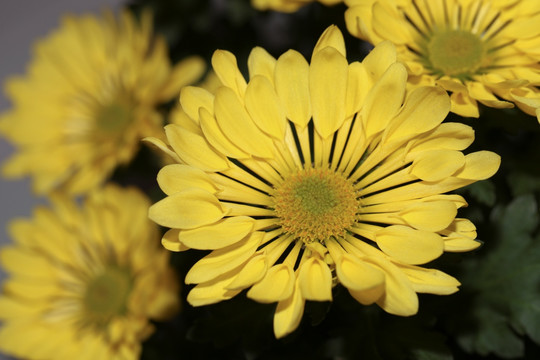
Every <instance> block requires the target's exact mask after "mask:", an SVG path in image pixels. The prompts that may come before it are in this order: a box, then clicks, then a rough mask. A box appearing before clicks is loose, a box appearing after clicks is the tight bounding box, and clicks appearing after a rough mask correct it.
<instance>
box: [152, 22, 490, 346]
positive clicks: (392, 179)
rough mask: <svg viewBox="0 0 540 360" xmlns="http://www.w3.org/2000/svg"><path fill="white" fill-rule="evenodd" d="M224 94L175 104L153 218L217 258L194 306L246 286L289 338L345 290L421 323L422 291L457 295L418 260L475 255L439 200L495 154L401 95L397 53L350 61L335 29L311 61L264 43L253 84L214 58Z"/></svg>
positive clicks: (384, 49)
mask: <svg viewBox="0 0 540 360" xmlns="http://www.w3.org/2000/svg"><path fill="white" fill-rule="evenodd" d="M212 64H213V67H214V70H215V72H216V73H217V75H218V76H219V78H220V80H221V82H222V84H223V86H222V87H220V88H219V89H218V90H217V91H216V93H215V95H213V94H211V93H209V92H207V91H205V90H203V89H200V88H196V87H186V88H184V89H183V90H182V92H181V94H180V103H181V105H182V107H183V112H180V113H178V114H177V115H178V116H179V118H178V119H177V121H176V124H171V125H168V126H167V127H166V128H165V133H166V135H167V139H168V144H166V143H163V142H161V141H159V140H158V139H151V141H152V142H153V143H154V145H156V146H157V147H159V148H161V149H162V150H163V151H164V152H166V153H168V154H169V155H170V156H171V157H172V158H174V159H176V161H177V162H178V164H173V165H168V166H165V167H164V168H163V169H162V170H161V171H160V172H159V174H158V183H159V185H160V187H161V189H162V190H163V191H164V192H165V194H166V195H167V197H166V198H164V199H163V200H161V201H159V202H157V203H156V204H154V205H153V206H152V207H151V208H150V211H149V215H150V218H151V219H153V220H154V221H156V222H157V223H158V224H161V225H163V226H166V227H169V228H171V229H170V230H169V231H168V232H167V233H166V234H165V236H164V237H163V239H162V244H163V245H164V246H165V247H166V248H167V249H169V250H172V251H183V250H186V249H189V248H193V249H203V250H212V252H211V253H210V254H209V255H207V256H205V257H204V258H202V259H201V260H200V261H198V262H197V263H196V264H195V265H194V266H193V267H192V268H191V270H190V271H189V272H188V274H187V275H186V278H185V281H186V283H188V284H197V286H195V287H194V288H193V289H192V290H191V291H190V293H189V294H188V297H187V299H188V301H189V302H190V304H192V305H194V306H199V305H205V304H211V303H215V302H218V301H221V300H225V299H229V298H231V297H233V296H235V295H236V294H238V293H239V292H240V291H242V290H243V289H247V288H250V289H249V291H248V292H247V296H248V297H250V298H251V299H254V300H256V301H259V302H263V303H271V302H278V305H277V310H276V314H275V318H274V331H275V334H276V336H277V337H282V336H284V335H286V334H288V333H290V332H291V331H293V330H294V329H295V328H296V327H297V325H298V323H299V322H300V319H301V318H302V313H303V309H304V302H305V300H316V301H329V300H332V287H333V286H334V285H336V284H338V283H341V284H342V285H343V286H345V287H346V288H347V289H348V290H349V292H350V294H351V295H352V296H353V297H354V298H355V299H357V300H358V301H359V302H361V303H362V304H371V303H377V304H378V305H379V306H381V307H382V308H383V309H384V310H386V311H387V312H389V313H392V314H398V315H405V316H406V315H412V314H414V313H416V311H417V308H418V298H417V294H416V293H417V292H427V293H434V294H449V293H453V292H454V291H457V286H458V285H459V282H458V281H457V280H455V279H454V278H453V277H451V276H449V275H446V274H444V273H442V272H440V271H437V270H434V269H424V268H422V267H419V266H417V265H420V264H425V263H427V262H429V261H431V260H433V259H436V258H438V257H439V256H440V255H441V254H442V253H443V252H444V251H468V250H471V249H474V248H476V247H477V246H478V243H477V242H476V241H475V240H474V239H475V237H476V233H475V227H474V225H473V224H472V223H471V222H470V221H468V220H466V219H461V218H456V214H457V209H458V208H460V207H462V206H465V205H466V202H465V200H464V199H463V198H462V197H461V196H459V195H448V194H443V193H446V192H448V191H451V190H454V189H456V188H459V187H462V186H465V185H467V184H470V183H473V182H475V181H476V180H481V179H485V178H488V177H490V176H491V175H493V174H494V172H495V171H496V170H497V168H498V166H499V162H500V158H499V156H498V155H496V154H494V153H491V152H488V151H479V152H475V153H471V154H468V155H464V154H463V153H462V152H461V150H463V149H465V148H466V147H467V146H469V144H470V143H471V142H472V141H473V137H474V134H473V131H472V129H471V128H470V127H468V126H466V125H463V124H457V123H444V124H441V122H442V121H443V119H444V118H445V116H446V115H447V113H448V111H449V108H450V101H449V99H448V95H447V94H446V93H445V92H444V91H443V90H442V89H440V88H437V87H420V88H418V89H416V90H414V91H412V92H410V93H408V92H407V91H406V83H407V71H406V69H405V67H404V65H402V64H401V63H397V62H396V51H395V48H394V46H393V45H392V44H391V43H390V42H385V43H382V44H380V45H378V46H377V47H376V48H375V50H373V51H372V52H371V53H370V54H369V55H368V56H367V57H366V58H365V60H364V61H363V62H361V63H360V62H353V63H351V64H348V62H347V59H346V55H345V45H344V40H343V37H342V34H341V32H340V31H339V30H338V29H337V28H336V27H330V28H328V29H327V30H326V32H325V33H324V34H323V35H322V36H321V38H320V40H319V42H318V43H317V45H316V46H315V49H314V52H313V55H312V58H311V64H309V63H308V62H307V61H306V60H305V59H304V57H303V56H302V55H300V54H299V53H298V52H296V51H293V50H290V51H288V52H286V53H285V54H283V55H282V56H280V57H279V58H278V59H277V60H276V59H274V58H273V57H272V56H270V55H269V54H268V53H267V52H266V51H265V50H263V49H262V48H255V49H253V51H252V52H251V55H250V58H249V60H248V65H249V73H250V80H249V82H247V83H246V80H245V79H244V78H243V77H242V75H241V73H240V71H239V70H238V68H237V64H236V59H235V57H234V55H232V54H231V53H229V52H227V51H216V52H215V53H214V56H213V58H212Z"/></svg>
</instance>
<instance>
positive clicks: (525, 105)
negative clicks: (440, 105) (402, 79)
mask: <svg viewBox="0 0 540 360" xmlns="http://www.w3.org/2000/svg"><path fill="white" fill-rule="evenodd" d="M346 3H347V5H348V6H349V9H348V10H347V12H346V13H345V20H346V22H347V27H348V29H349V32H350V33H351V34H353V35H354V36H357V37H360V38H362V39H365V40H368V41H370V42H371V43H373V44H378V43H379V42H381V41H384V40H390V41H392V42H393V43H394V44H395V45H396V48H397V52H398V60H400V61H403V62H404V63H405V64H406V66H407V70H408V72H409V76H410V77H409V83H410V84H411V85H412V86H413V87H415V86H423V85H435V84H436V85H439V86H442V87H443V88H444V89H445V90H447V91H449V92H451V93H452V95H451V100H452V108H451V111H452V112H454V113H456V114H459V115H462V116H471V117H478V116H479V113H478V103H482V104H484V105H486V106H489V107H494V108H510V107H514V104H515V105H516V106H518V107H519V108H520V109H521V110H523V111H524V112H525V113H527V114H529V115H535V116H536V117H537V118H538V120H539V121H540V110H539V109H540V90H539V89H538V85H540V68H539V67H538V63H539V62H540V53H539V52H538V51H537V50H536V46H537V45H536V44H538V39H539V36H538V35H540V30H539V29H540V27H538V22H539V21H540V3H539V2H537V1H535V0H524V1H514V0H509V1H507V0H505V1H495V0H475V1H472V0H434V1H417V0H413V1H405V0H347V1H346Z"/></svg>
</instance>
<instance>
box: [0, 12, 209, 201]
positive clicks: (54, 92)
mask: <svg viewBox="0 0 540 360" xmlns="http://www.w3.org/2000/svg"><path fill="white" fill-rule="evenodd" d="M35 50H36V54H35V58H34V60H33V61H32V63H31V64H30V66H29V70H28V73H27V75H26V76H24V77H20V78H14V79H12V80H11V81H9V82H8V83H7V85H6V90H7V92H8V93H9V96H10V98H11V100H12V101H13V103H14V104H13V105H14V106H13V109H11V110H10V111H8V112H6V113H5V114H3V116H2V118H1V119H0V133H1V134H3V135H4V136H5V137H6V138H8V139H9V140H10V141H11V142H13V143H14V144H15V145H16V146H17V148H18V151H17V153H16V154H15V155H14V156H13V157H12V158H11V159H9V160H8V161H7V162H6V163H5V164H4V168H3V171H4V175H6V176H10V177H20V176H24V175H31V176H32V177H33V180H34V190H35V191H36V192H37V193H46V192H49V191H51V190H53V189H58V188H62V190H63V191H66V192H69V193H74V194H77V193H83V192H86V191H88V190H90V189H92V188H93V187H95V186H97V185H99V184H100V183H102V182H103V181H104V180H105V179H107V177H108V176H109V175H110V174H111V172H112V171H113V170H114V169H115V168H116V167H117V166H118V165H119V164H126V163H127V162H129V161H130V160H131V159H132V157H133V156H134V155H135V153H136V151H137V149H138V148H139V144H140V139H141V138H142V137H144V136H147V135H151V134H156V131H157V129H159V128H160V127H161V126H162V119H161V115H160V113H159V112H158V111H157V109H156V106H157V105H159V104H160V103H163V102H166V101H169V100H170V99H171V98H172V97H173V96H175V95H176V94H177V93H178V91H179V89H180V88H181V87H182V86H183V85H186V84H188V83H191V82H193V81H194V80H196V79H197V78H198V77H199V76H200V75H201V73H202V71H203V69H204V64H203V62H202V60H201V59H200V58H197V57H192V58H189V59H186V60H185V61H183V62H181V63H179V64H178V65H176V66H174V67H171V65H170V60H169V58H168V55H167V46H166V44H165V42H164V39H163V38H161V37H159V36H157V37H156V36H154V35H153V34H152V19H151V15H150V14H149V13H145V14H143V16H142V18H141V20H140V21H137V20H135V19H134V17H133V15H132V14H130V13H129V12H127V11H126V12H123V13H122V15H121V16H120V18H119V19H118V20H116V19H115V18H114V16H113V15H112V14H111V13H108V14H106V15H105V16H104V17H103V18H97V17H94V16H82V17H66V18H65V19H64V21H63V23H62V25H61V27H60V28H59V29H57V30H56V31H55V32H54V33H52V34H51V35H49V36H48V37H47V38H46V39H44V40H42V41H40V42H39V43H37V45H36V49H35Z"/></svg>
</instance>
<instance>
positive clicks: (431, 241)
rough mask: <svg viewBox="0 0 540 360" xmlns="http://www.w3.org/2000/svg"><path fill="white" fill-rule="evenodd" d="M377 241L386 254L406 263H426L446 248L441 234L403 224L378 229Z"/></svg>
mask: <svg viewBox="0 0 540 360" xmlns="http://www.w3.org/2000/svg"><path fill="white" fill-rule="evenodd" d="M375 241H376V242H377V245H379V247H380V248H381V250H382V251H383V252H384V253H385V254H387V255H389V256H391V257H393V258H394V259H397V260H399V261H402V262H404V263H406V264H414V265H416V264H425V263H427V262H429V261H431V260H434V259H436V258H438V257H439V256H441V255H442V253H443V250H444V241H443V239H442V238H441V237H440V236H439V235H437V234H435V233H432V232H428V231H421V230H414V229H411V228H409V227H407V226H403V225H392V226H388V227H386V228H383V229H381V230H379V231H377V233H376V234H375Z"/></svg>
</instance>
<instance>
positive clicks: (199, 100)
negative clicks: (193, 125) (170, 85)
mask: <svg viewBox="0 0 540 360" xmlns="http://www.w3.org/2000/svg"><path fill="white" fill-rule="evenodd" d="M180 105H182V110H184V111H185V113H186V114H187V115H188V116H189V117H190V118H191V119H192V120H193V121H195V122H198V121H199V120H198V119H199V108H201V107H202V108H205V109H206V110H208V111H209V112H210V113H213V112H214V95H212V94H211V93H210V92H208V91H207V90H205V89H203V88H200V87H195V86H186V87H184V88H182V91H180Z"/></svg>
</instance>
